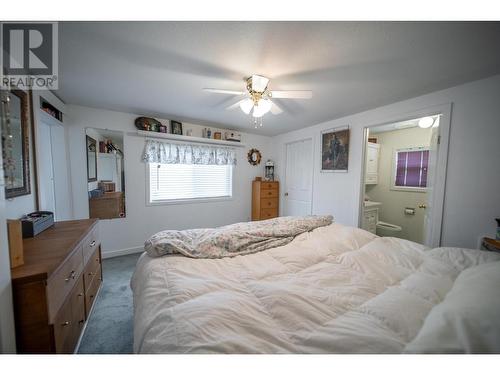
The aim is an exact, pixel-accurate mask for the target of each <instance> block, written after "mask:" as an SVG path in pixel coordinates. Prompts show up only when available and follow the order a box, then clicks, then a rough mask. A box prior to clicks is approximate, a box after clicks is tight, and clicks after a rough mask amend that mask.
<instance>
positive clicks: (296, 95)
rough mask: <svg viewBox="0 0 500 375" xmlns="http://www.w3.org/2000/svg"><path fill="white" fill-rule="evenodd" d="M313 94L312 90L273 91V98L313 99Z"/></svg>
mask: <svg viewBox="0 0 500 375" xmlns="http://www.w3.org/2000/svg"><path fill="white" fill-rule="evenodd" d="M312 96H313V93H312V91H311V90H286V91H280V90H272V91H271V97H272V98H277V99H311V98H312Z"/></svg>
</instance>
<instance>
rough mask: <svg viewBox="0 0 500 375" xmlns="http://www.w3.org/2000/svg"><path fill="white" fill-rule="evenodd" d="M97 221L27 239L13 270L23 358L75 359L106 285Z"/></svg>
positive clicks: (57, 227)
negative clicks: (72, 356) (65, 355)
mask: <svg viewBox="0 0 500 375" xmlns="http://www.w3.org/2000/svg"><path fill="white" fill-rule="evenodd" d="M97 224H98V220H97V219H87V220H73V221H61V222H56V223H55V224H54V225H53V226H52V227H50V228H49V229H47V230H45V231H43V232H42V233H40V234H39V235H37V236H36V237H34V238H25V239H24V240H23V246H24V265H22V266H19V267H16V268H13V269H12V289H13V290H12V291H13V299H14V314H15V324H16V341H17V351H18V352H19V353H73V352H74V351H75V348H76V346H77V343H78V341H79V339H80V335H81V333H82V330H83V327H84V326H85V323H86V321H87V320H88V318H89V314H90V312H91V309H92V306H93V304H94V301H95V299H96V298H95V297H96V295H97V293H98V291H99V289H100V286H101V283H102V269H101V245H100V241H99V232H98V225H97Z"/></svg>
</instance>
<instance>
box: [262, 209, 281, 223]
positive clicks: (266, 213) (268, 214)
mask: <svg viewBox="0 0 500 375" xmlns="http://www.w3.org/2000/svg"><path fill="white" fill-rule="evenodd" d="M273 217H278V209H277V208H263V209H262V210H261V211H260V218H261V220H266V219H272V218H273Z"/></svg>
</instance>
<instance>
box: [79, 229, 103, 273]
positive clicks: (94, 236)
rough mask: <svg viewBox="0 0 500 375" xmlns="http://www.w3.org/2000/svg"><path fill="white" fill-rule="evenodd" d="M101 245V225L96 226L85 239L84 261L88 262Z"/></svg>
mask: <svg viewBox="0 0 500 375" xmlns="http://www.w3.org/2000/svg"><path fill="white" fill-rule="evenodd" d="M99 245H100V239H99V226H97V225H96V226H94V228H93V229H92V230H91V231H90V233H89V234H88V235H87V237H85V239H84V240H83V263H84V264H86V263H87V261H88V260H89V258H90V257H91V256H92V254H93V253H94V251H95V249H97V248H98V247H99Z"/></svg>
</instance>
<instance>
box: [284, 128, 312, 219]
mask: <svg viewBox="0 0 500 375" xmlns="http://www.w3.org/2000/svg"><path fill="white" fill-rule="evenodd" d="M307 140H310V141H311V160H312V161H313V163H314V140H315V137H314V136H309V137H303V138H299V139H294V140H293V141H289V142H285V143H284V144H283V159H282V160H284V161H285V162H284V163H283V188H282V190H283V193H282V194H280V216H282V215H283V214H284V212H285V188H286V163H287V153H286V148H287V147H288V145H290V144H292V143H297V142H303V141H307ZM314 166H315V163H314V164H313V165H312V167H311V168H312V171H311V210H310V212H309V215H312V213H313V193H314V169H315V168H314Z"/></svg>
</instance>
